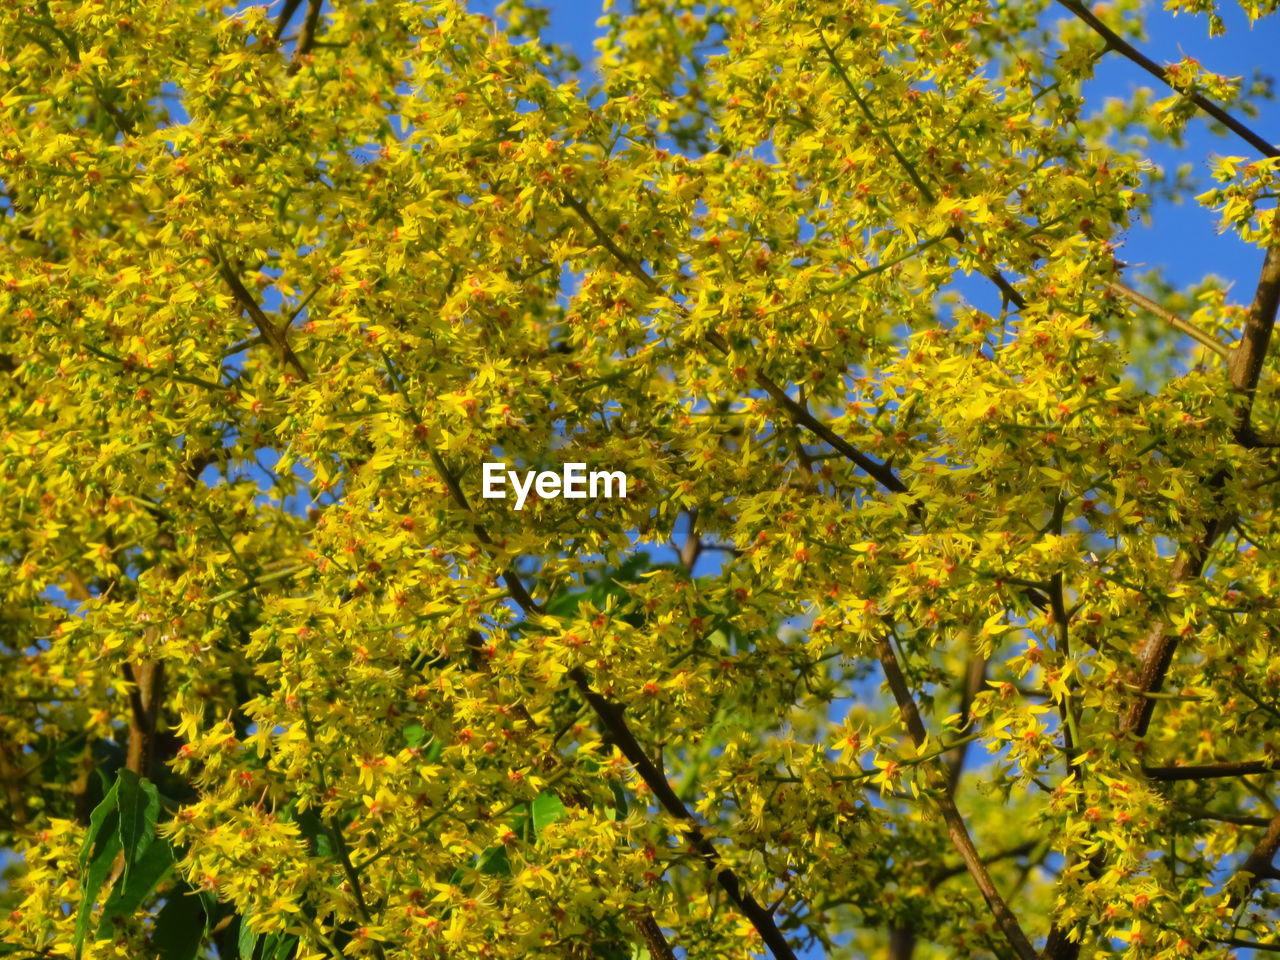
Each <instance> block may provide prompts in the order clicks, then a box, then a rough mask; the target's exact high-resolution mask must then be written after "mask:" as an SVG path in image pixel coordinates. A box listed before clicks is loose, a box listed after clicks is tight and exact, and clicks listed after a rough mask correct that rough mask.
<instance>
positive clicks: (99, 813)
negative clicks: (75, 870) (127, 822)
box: [80, 780, 120, 870]
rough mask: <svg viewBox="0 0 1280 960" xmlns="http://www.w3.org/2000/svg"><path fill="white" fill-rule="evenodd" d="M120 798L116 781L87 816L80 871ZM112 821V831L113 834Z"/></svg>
mask: <svg viewBox="0 0 1280 960" xmlns="http://www.w3.org/2000/svg"><path fill="white" fill-rule="evenodd" d="M119 796H120V781H119V780H116V782H115V783H113V784H112V785H111V789H110V790H108V791H107V793H106V795H105V796H104V797H103V798H102V802H101V803H99V804H98V805H97V806H96V807H94V808H93V812H92V813H90V814H89V831H88V832H87V833H86V834H85V836H84V844H83V845H82V846H81V847H80V869H81V870H84V869H85V868H86V867H87V866H88V865H89V859H90V857H89V854H90V851H91V850H93V849H94V847H95V846H96V845H97V843H98V840H99V839H100V838H101V836H102V828H103V825H104V824H105V823H106V821H107V818H108V817H110V816H111V815H112V814H114V813H115V812H116V799H117V798H118V797H119ZM114 830H115V827H114V821H113V826H112V831H113V832H114Z"/></svg>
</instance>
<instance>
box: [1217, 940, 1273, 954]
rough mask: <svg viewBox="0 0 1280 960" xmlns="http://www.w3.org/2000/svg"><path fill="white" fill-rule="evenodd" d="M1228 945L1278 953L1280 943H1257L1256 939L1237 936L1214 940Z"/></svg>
mask: <svg viewBox="0 0 1280 960" xmlns="http://www.w3.org/2000/svg"><path fill="white" fill-rule="evenodd" d="M1213 942H1214V943H1221V944H1223V945H1224V946H1228V947H1242V948H1243V949H1245V950H1262V951H1264V952H1266V953H1280V943H1259V942H1258V941H1257V940H1241V939H1240V938H1239V937H1223V938H1221V939H1219V940H1214V941H1213Z"/></svg>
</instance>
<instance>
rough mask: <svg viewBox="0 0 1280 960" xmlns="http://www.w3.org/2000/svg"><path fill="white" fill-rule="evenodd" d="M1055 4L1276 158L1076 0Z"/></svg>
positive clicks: (1256, 137) (1259, 139)
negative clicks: (1183, 87) (1174, 80)
mask: <svg viewBox="0 0 1280 960" xmlns="http://www.w3.org/2000/svg"><path fill="white" fill-rule="evenodd" d="M1058 2H1059V3H1060V4H1062V6H1064V7H1066V8H1067V9H1068V10H1070V11H1071V12H1072V13H1073V14H1075V16H1077V17H1079V18H1080V19H1081V20H1083V21H1084V22H1085V23H1086V24H1088V26H1089V28H1090V29H1091V30H1092V31H1093V32H1094V33H1096V34H1097V35H1098V36H1100V37H1102V39H1103V40H1105V41H1106V43H1107V49H1109V50H1114V51H1115V52H1116V53H1118V54H1120V55H1121V56H1123V57H1125V58H1126V59H1128V60H1131V61H1133V62H1134V63H1136V64H1137V65H1138V66H1140V67H1141V68H1142V69H1143V70H1145V71H1147V73H1149V74H1151V75H1152V76H1153V77H1155V78H1156V79H1157V80H1159V81H1160V82H1161V83H1163V84H1164V85H1165V86H1167V87H1168V88H1169V89H1170V90H1172V91H1174V92H1175V93H1178V94H1181V95H1182V96H1184V97H1186V98H1187V99H1188V100H1190V101H1191V102H1192V103H1194V104H1195V105H1196V106H1197V107H1199V108H1200V109H1201V110H1203V111H1204V112H1205V113H1207V114H1208V115H1209V116H1211V117H1213V119H1215V120H1217V121H1218V122H1219V123H1221V124H1222V125H1223V126H1225V127H1226V128H1227V129H1228V130H1230V131H1231V132H1232V133H1234V134H1236V135H1237V136H1239V137H1240V138H1241V139H1243V140H1245V141H1247V142H1248V143H1249V145H1250V146H1252V147H1253V148H1254V149H1256V150H1257V151H1258V152H1259V153H1261V154H1262V155H1263V156H1266V157H1280V150H1277V149H1276V147H1275V146H1274V145H1273V144H1271V143H1268V142H1267V141H1266V140H1264V139H1263V138H1262V137H1261V136H1259V135H1258V134H1256V133H1254V132H1253V131H1252V130H1250V129H1249V128H1248V127H1246V126H1245V125H1244V124H1243V123H1241V122H1240V121H1239V120H1237V119H1236V118H1235V117H1233V116H1231V114H1229V113H1227V111H1225V110H1223V109H1222V107H1220V106H1218V105H1217V104H1216V103H1214V102H1213V101H1212V100H1209V99H1208V98H1207V97H1205V96H1203V95H1202V94H1199V93H1196V92H1195V91H1194V90H1183V89H1181V88H1179V87H1178V85H1177V84H1176V83H1174V82H1173V80H1172V79H1171V78H1170V76H1169V71H1167V70H1166V69H1165V68H1164V67H1162V66H1160V65H1159V64H1158V63H1156V62H1155V61H1154V60H1152V59H1151V58H1150V57H1148V56H1147V55H1146V54H1144V53H1143V52H1142V51H1141V50H1139V49H1138V48H1137V47H1135V46H1134V45H1133V44H1131V43H1129V41H1127V40H1125V39H1124V37H1122V36H1120V35H1119V34H1118V33H1116V32H1115V31H1114V30H1112V29H1111V28H1110V27H1108V26H1107V25H1106V24H1105V23H1103V22H1102V21H1101V20H1099V19H1098V18H1097V17H1096V16H1094V14H1093V13H1092V12H1091V11H1090V10H1089V9H1088V8H1086V7H1085V6H1084V4H1082V3H1079V2H1077V0H1058Z"/></svg>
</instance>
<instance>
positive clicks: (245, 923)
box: [236, 912, 258, 960]
mask: <svg viewBox="0 0 1280 960" xmlns="http://www.w3.org/2000/svg"><path fill="white" fill-rule="evenodd" d="M257 947H258V935H257V934H256V933H254V932H253V931H252V930H250V929H249V914H248V912H245V913H244V914H242V915H241V917H240V935H239V936H237V937H236V948H237V949H238V950H239V952H240V960H253V951H254V950H256V949H257Z"/></svg>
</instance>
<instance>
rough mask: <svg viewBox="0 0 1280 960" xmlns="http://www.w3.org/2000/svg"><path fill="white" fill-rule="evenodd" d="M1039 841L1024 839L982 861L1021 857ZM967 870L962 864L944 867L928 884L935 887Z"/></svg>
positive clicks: (989, 861)
mask: <svg viewBox="0 0 1280 960" xmlns="http://www.w3.org/2000/svg"><path fill="white" fill-rule="evenodd" d="M1040 843H1041V841H1040V840H1026V841H1024V842H1023V843H1019V844H1018V845H1016V846H1013V847H1010V848H1009V849H1008V850H1001V851H1000V852H999V853H993V854H992V855H991V856H989V857H987V858H986V859H985V860H983V863H998V862H999V861H1001V860H1012V859H1013V858H1014V857H1021V856H1023V855H1024V854H1028V853H1032V852H1034V851H1035V849H1036V847H1038V846H1039V845H1040ZM967 870H968V867H966V866H965V865H964V864H957V865H956V866H952V867H945V868H943V869H942V870H939V871H938V872H937V873H935V874H934V875H933V879H932V880H930V881H929V883H930V886H934V887H936V886H937V885H938V884H940V883H943V882H944V881H946V880H950V879H951V878H952V877H957V876H959V875H960V874H962V873H964V872H966V871H967Z"/></svg>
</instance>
